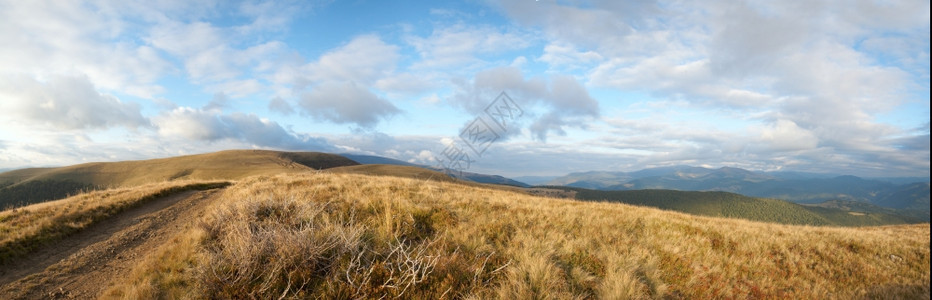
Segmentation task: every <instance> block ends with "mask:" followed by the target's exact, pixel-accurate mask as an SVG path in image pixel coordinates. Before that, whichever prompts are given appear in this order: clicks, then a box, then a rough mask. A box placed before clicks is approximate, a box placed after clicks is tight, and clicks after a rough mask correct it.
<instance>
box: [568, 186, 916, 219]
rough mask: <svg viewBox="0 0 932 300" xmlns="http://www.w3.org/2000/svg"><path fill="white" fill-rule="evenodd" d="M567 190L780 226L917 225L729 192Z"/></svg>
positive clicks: (875, 212)
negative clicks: (779, 224)
mask: <svg viewBox="0 0 932 300" xmlns="http://www.w3.org/2000/svg"><path fill="white" fill-rule="evenodd" d="M567 189H570V190H574V191H576V199H580V200H587V201H608V202H621V203H626V204H632V205H641V206H650V207H656V208H660V209H665V210H674V211H679V212H684V213H689V214H695V215H702V216H710V217H727V218H739V219H746V220H752V221H760V222H773V223H781V224H796V225H820V226H824V225H834V226H875V225H891V224H907V223H917V222H918V220H914V219H911V218H908V217H903V216H899V215H895V214H892V213H889V212H884V211H879V210H872V211H860V212H851V211H845V210H840V209H836V208H828V207H814V206H804V205H800V204H795V203H791V202H787V201H783V200H777V199H767V198H754V197H747V196H742V195H739V194H734V193H728V192H690V191H673V190H635V191H599V190H590V189H582V188H567Z"/></svg>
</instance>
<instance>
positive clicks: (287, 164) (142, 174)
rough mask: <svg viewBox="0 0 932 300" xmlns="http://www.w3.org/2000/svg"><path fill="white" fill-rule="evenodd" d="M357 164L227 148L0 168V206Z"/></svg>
mask: <svg viewBox="0 0 932 300" xmlns="http://www.w3.org/2000/svg"><path fill="white" fill-rule="evenodd" d="M358 164H359V163H357V162H355V161H353V160H350V159H347V158H345V157H342V156H339V155H335V154H328V153H318V152H280V151H268V150H227V151H220V152H214V153H206V154H197V155H186V156H177V157H170V158H160V159H150V160H139V161H122V162H96V163H86V164H80V165H74V166H67V167H60V168H30V169H22V170H14V171H9V172H5V173H0V208H4V207H7V206H10V205H20V204H29V203H38V202H42V201H46V200H52V199H59V198H62V197H65V196H67V195H69V194H76V193H78V192H80V191H82V190H91V189H99V188H103V187H130V186H138V185H142V184H146V183H151V182H162V181H172V180H189V179H190V180H236V179H241V178H245V177H249V176H254V175H263V174H269V175H271V174H280V173H298V172H307V171H312V170H320V169H327V168H333V167H341V166H352V165H358Z"/></svg>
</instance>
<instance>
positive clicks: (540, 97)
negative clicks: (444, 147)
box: [451, 67, 599, 140]
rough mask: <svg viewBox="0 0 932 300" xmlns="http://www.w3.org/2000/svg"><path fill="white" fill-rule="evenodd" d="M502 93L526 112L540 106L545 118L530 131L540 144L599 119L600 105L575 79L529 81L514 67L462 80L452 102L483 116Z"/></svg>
mask: <svg viewBox="0 0 932 300" xmlns="http://www.w3.org/2000/svg"><path fill="white" fill-rule="evenodd" d="M502 91H504V92H506V93H507V94H508V95H510V97H511V98H512V99H514V100H515V101H516V102H517V104H518V105H519V106H521V107H522V109H523V110H525V111H530V110H533V109H535V108H537V107H536V106H540V109H543V110H544V113H543V115H542V116H539V117H537V118H536V119H533V120H532V122H533V124H532V125H531V127H530V128H529V129H530V130H531V133H532V134H533V135H534V137H536V138H537V139H540V140H546V139H547V136H548V135H549V134H550V133H555V134H557V135H563V134H564V133H565V131H564V128H565V127H567V126H574V127H585V126H586V123H587V122H589V121H592V120H593V119H595V118H598V117H599V103H598V101H596V100H595V99H594V98H592V96H590V95H589V92H588V91H587V90H586V88H585V87H583V86H582V84H580V83H579V82H578V81H577V80H576V79H575V78H573V77H570V76H565V75H555V76H552V77H551V78H544V77H533V78H529V79H525V78H524V74H522V72H521V70H519V69H517V68H514V67H503V68H494V69H489V70H484V71H481V72H479V73H476V75H475V78H474V79H473V80H472V81H465V80H460V81H459V82H458V84H457V89H456V91H455V93H454V95H453V97H452V99H451V101H452V103H453V104H454V105H458V106H460V107H462V108H464V109H466V110H467V111H469V112H471V113H474V114H479V113H481V112H482V110H483V109H485V108H486V107H487V106H488V105H489V104H490V103H492V101H493V100H494V99H495V98H496V97H497V96H498V94H499V93H501V92H502ZM531 117H533V116H531ZM515 124H518V123H515ZM510 127H512V128H509V129H508V130H507V132H508V133H509V134H516V133H519V132H521V131H520V130H519V128H516V127H514V126H510Z"/></svg>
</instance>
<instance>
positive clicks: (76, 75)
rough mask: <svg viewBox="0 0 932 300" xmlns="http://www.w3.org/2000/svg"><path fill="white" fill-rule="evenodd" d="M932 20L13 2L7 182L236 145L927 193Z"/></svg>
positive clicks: (677, 4)
mask: <svg viewBox="0 0 932 300" xmlns="http://www.w3.org/2000/svg"><path fill="white" fill-rule="evenodd" d="M929 27H930V25H929V2H928V1H803V2H792V1H776V2H774V1H732V0H722V1H686V2H682V1H547V0H541V1H533V0H515V1H464V2H442V1H408V2H405V1H398V2H389V1H273V2H254V1H216V2H214V1H196V3H191V2H190V1H175V0H162V1H64V2H63V1H7V0H0V40H2V41H3V46H2V47H0V169H6V168H20V167H28V166H57V165H69V164H76V163H83V162H91V161H115V160H130V159H146V158H156V157H166V156H174V155H182V154H194V153H203V152H211V151H217V150H223V149H278V150H302V151H326V152H334V153H344V152H351V153H360V154H371V155H380V156H386V157H391V158H396V159H401V160H405V161H410V162H414V163H421V164H428V165H437V164H438V161H437V158H438V157H442V155H443V153H444V150H445V149H449V147H460V146H462V141H463V140H461V139H459V135H460V132H461V130H463V129H464V127H465V126H466V125H467V124H470V122H471V121H473V120H474V119H476V118H477V117H482V116H483V109H484V108H485V107H486V106H487V105H489V104H490V103H492V102H493V100H495V99H496V96H497V95H499V94H500V93H501V92H503V91H504V92H506V93H507V94H508V95H509V96H510V97H511V98H512V99H513V101H514V104H515V105H517V106H518V107H520V108H521V109H522V111H523V114H522V115H521V116H520V117H516V118H514V119H513V120H511V121H512V122H511V123H509V124H508V125H507V128H505V129H504V130H500V132H499V138H498V139H497V140H495V141H494V142H493V143H492V144H491V145H490V146H489V147H488V149H487V150H486V151H485V152H483V153H481V156H480V155H478V154H475V153H474V154H473V159H474V162H473V163H472V164H470V166H469V171H476V172H485V173H494V174H501V175H506V176H521V175H563V174H566V173H569V172H579V171H589V170H610V171H631V170H637V169H643V168H648V167H658V166H667V165H695V166H707V167H724V166H728V167H739V168H745V169H750V170H757V171H777V170H789V171H806V172H823V173H844V174H853V175H859V176H929V153H930V151H929V99H930V96H929V44H930V42H929Z"/></svg>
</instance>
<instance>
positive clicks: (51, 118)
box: [0, 75, 149, 130]
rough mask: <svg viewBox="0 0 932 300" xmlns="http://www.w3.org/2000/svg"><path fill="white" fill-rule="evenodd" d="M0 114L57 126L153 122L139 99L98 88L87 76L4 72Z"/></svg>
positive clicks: (0, 83)
mask: <svg viewBox="0 0 932 300" xmlns="http://www.w3.org/2000/svg"><path fill="white" fill-rule="evenodd" d="M0 114H2V115H4V116H5V118H9V119H12V120H16V121H20V122H26V123H30V124H38V125H41V126H47V127H49V128H53V129H65V130H71V129H105V128H110V127H117V126H121V127H126V128H134V129H135V128H139V127H145V126H148V125H149V120H147V119H146V118H145V117H143V116H142V114H141V113H140V106H139V105H138V104H136V103H126V102H123V101H120V99H118V98H117V97H114V96H112V95H108V94H102V93H100V92H98V91H97V90H96V89H95V88H94V86H93V85H92V84H91V82H90V81H89V79H88V78H87V77H83V76H50V77H48V78H46V79H45V81H44V82H40V81H37V80H35V79H33V78H31V77H29V76H26V75H0Z"/></svg>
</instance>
